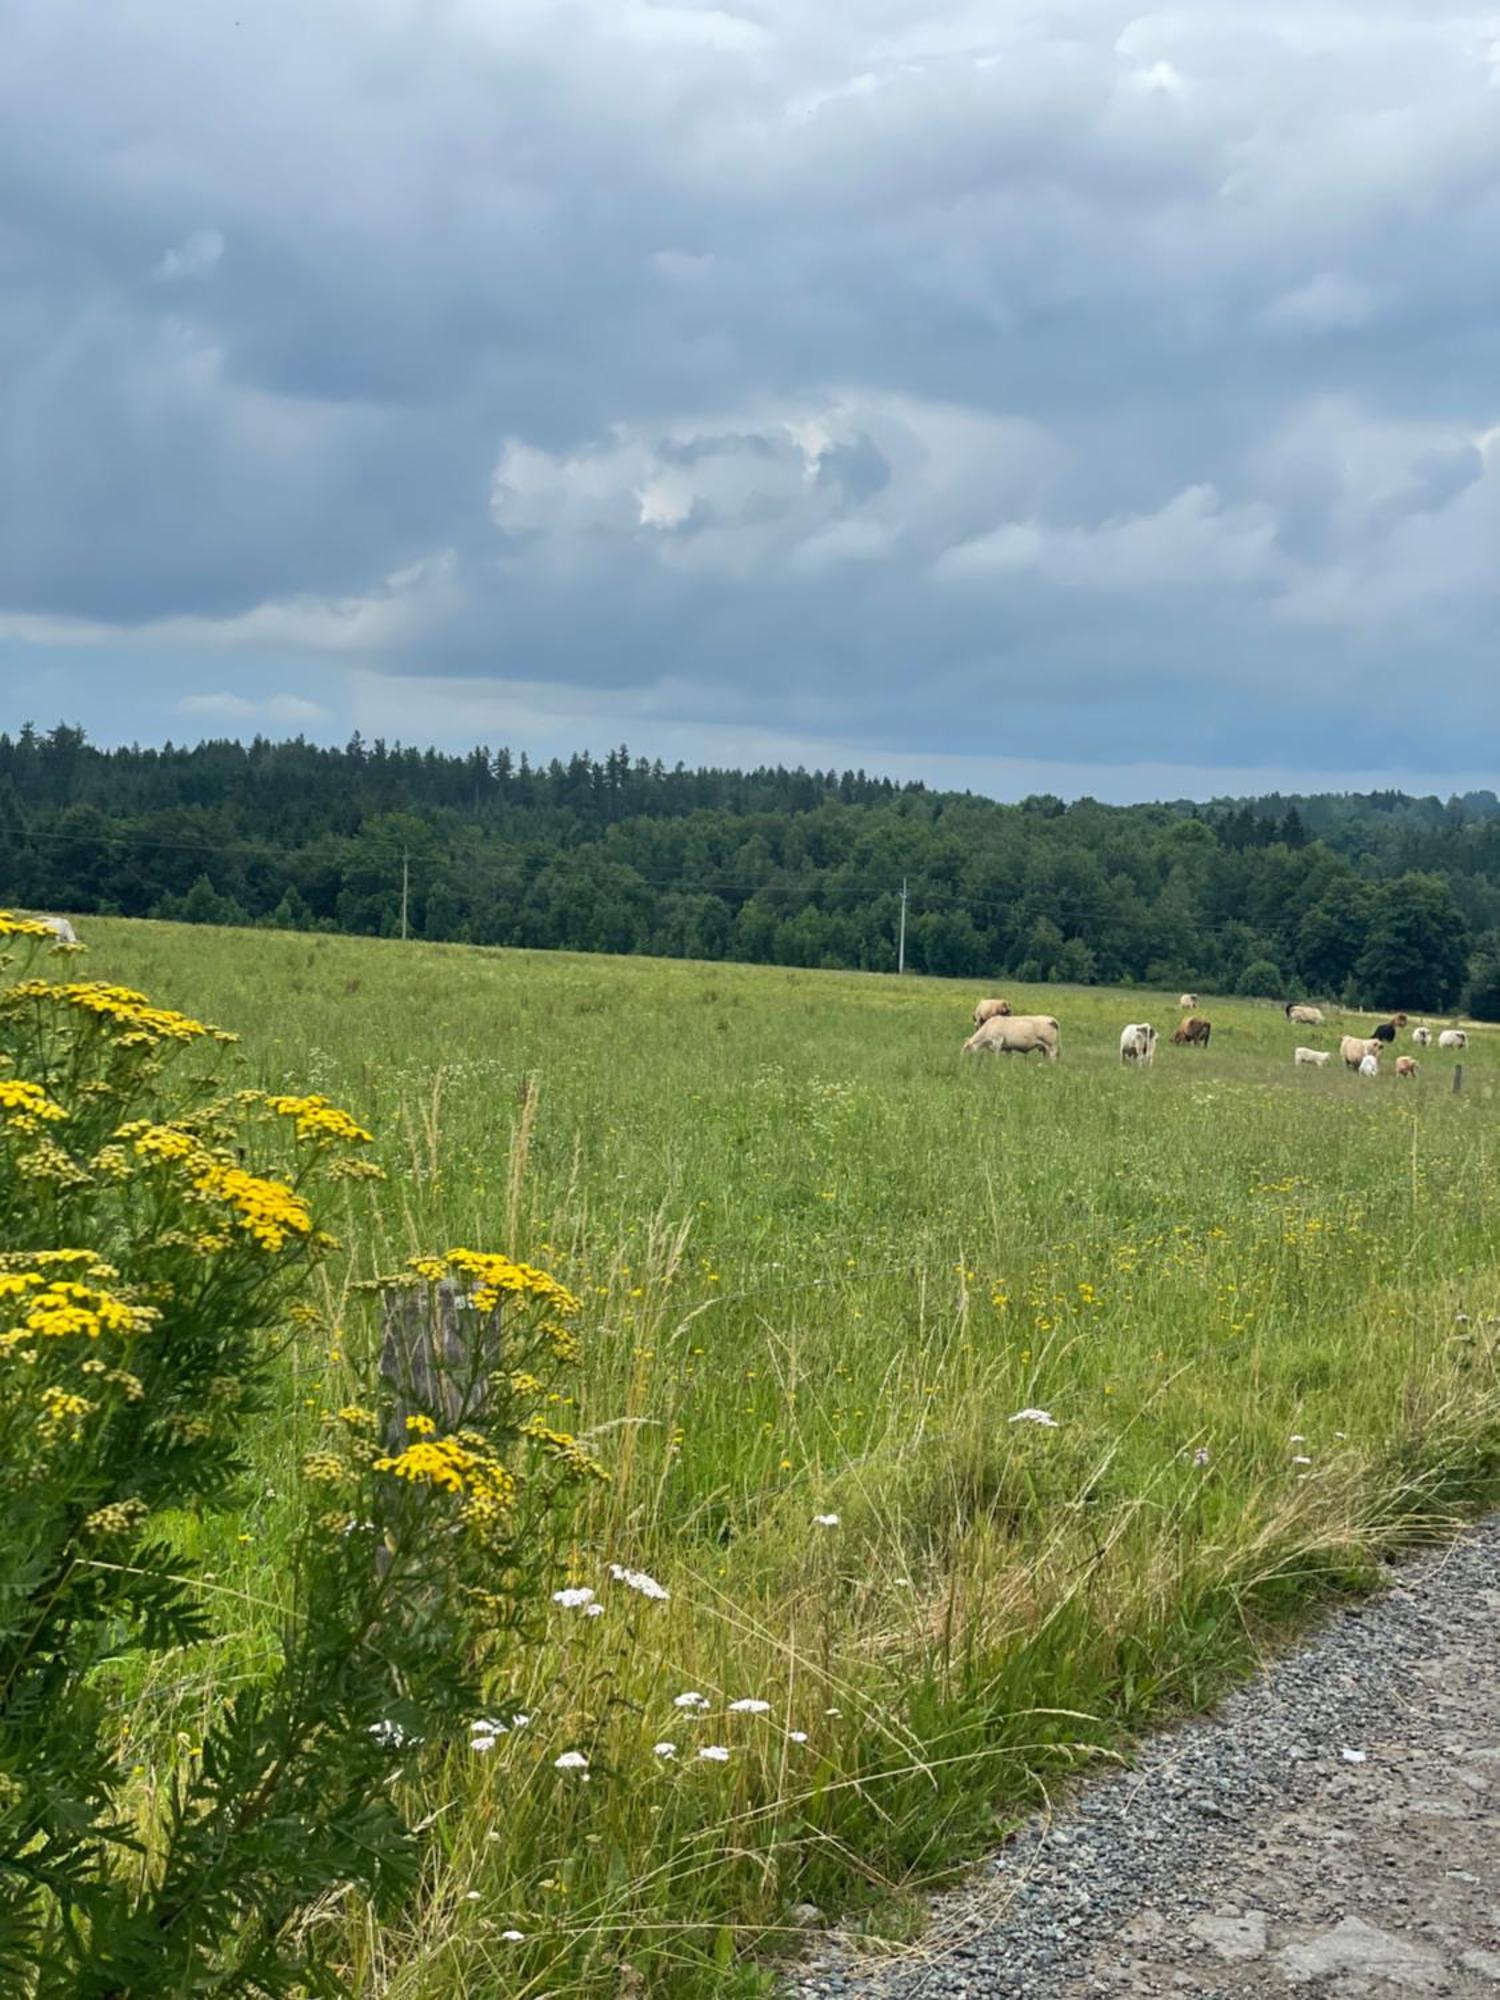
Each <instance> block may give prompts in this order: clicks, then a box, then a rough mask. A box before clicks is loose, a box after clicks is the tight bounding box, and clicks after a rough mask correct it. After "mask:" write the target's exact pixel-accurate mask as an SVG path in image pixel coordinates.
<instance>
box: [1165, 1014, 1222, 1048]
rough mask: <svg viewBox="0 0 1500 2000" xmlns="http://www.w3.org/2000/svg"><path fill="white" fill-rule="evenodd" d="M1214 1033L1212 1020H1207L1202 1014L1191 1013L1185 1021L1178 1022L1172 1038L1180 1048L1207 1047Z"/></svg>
mask: <svg viewBox="0 0 1500 2000" xmlns="http://www.w3.org/2000/svg"><path fill="white" fill-rule="evenodd" d="M1212 1033H1213V1024H1212V1022H1210V1021H1205V1020H1204V1018H1203V1016H1202V1015H1201V1014H1190V1015H1189V1016H1188V1018H1187V1019H1186V1020H1185V1021H1179V1022H1178V1023H1177V1026H1176V1028H1175V1029H1174V1030H1173V1032H1172V1040H1173V1041H1174V1042H1175V1043H1176V1044H1177V1046H1178V1047H1179V1048H1195V1049H1206V1048H1207V1047H1208V1038H1209V1036H1210V1035H1211V1034H1212Z"/></svg>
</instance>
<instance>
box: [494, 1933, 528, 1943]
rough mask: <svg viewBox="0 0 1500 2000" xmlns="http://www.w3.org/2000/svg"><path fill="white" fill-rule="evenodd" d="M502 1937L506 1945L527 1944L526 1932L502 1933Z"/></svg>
mask: <svg viewBox="0 0 1500 2000" xmlns="http://www.w3.org/2000/svg"><path fill="white" fill-rule="evenodd" d="M500 1936H501V1939H502V1941H503V1942H504V1943H506V1944H524V1943H525V1942H526V1933H525V1931H501V1933H500Z"/></svg>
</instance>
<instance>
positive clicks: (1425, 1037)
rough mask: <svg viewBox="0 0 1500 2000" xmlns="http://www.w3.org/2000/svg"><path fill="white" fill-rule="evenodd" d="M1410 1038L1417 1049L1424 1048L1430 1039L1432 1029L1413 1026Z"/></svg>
mask: <svg viewBox="0 0 1500 2000" xmlns="http://www.w3.org/2000/svg"><path fill="white" fill-rule="evenodd" d="M1411 1038H1412V1040H1413V1041H1414V1042H1415V1043H1416V1045H1417V1047H1418V1048H1419V1049H1425V1048H1426V1047H1427V1045H1428V1043H1429V1042H1430V1041H1431V1040H1432V1030H1431V1028H1413V1029H1412V1031H1411Z"/></svg>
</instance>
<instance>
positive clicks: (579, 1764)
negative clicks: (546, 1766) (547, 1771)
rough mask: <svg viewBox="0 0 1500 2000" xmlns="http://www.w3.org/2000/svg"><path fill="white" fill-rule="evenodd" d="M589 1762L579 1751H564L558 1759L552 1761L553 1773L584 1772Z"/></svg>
mask: <svg viewBox="0 0 1500 2000" xmlns="http://www.w3.org/2000/svg"><path fill="white" fill-rule="evenodd" d="M588 1767H589V1760H588V1758H587V1757H585V1756H584V1754H583V1752H582V1751H581V1750H564V1752H563V1753H562V1755H561V1756H560V1757H554V1758H553V1759H552V1768H553V1770H554V1771H586V1770H587V1769H588Z"/></svg>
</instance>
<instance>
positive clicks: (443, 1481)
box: [374, 1431, 517, 1528]
mask: <svg viewBox="0 0 1500 2000" xmlns="http://www.w3.org/2000/svg"><path fill="white" fill-rule="evenodd" d="M374 1469H375V1471H376V1472H388V1473H389V1474H390V1475H391V1477H392V1478H393V1479H404V1480H406V1481H407V1482H408V1483H409V1484H410V1485H412V1486H433V1487H437V1488H438V1489H439V1490H441V1491H442V1492H444V1493H452V1494H457V1495H460V1496H462V1499H463V1503H464V1504H463V1508H462V1510H461V1511H462V1513H463V1517H464V1519H465V1520H466V1521H468V1522H469V1523H470V1524H471V1525H472V1526H474V1527H477V1528H487V1527H490V1526H493V1525H494V1524H495V1523H496V1522H497V1521H498V1520H499V1518H500V1516H501V1515H503V1514H505V1513H506V1512H507V1511H508V1510H509V1509H510V1508H511V1507H512V1506H513V1505H514V1503H515V1498H516V1491H517V1482H516V1477H515V1474H514V1473H513V1472H511V1471H509V1470H508V1468H507V1467H505V1466H503V1465H502V1464H501V1463H500V1461H499V1460H498V1459H497V1458H495V1457H494V1456H493V1455H492V1454H491V1452H490V1451H489V1448H488V1446H487V1445H486V1443H485V1440H484V1439H483V1438H482V1437H480V1436H479V1435H478V1434H477V1432H473V1431H460V1432H459V1433H458V1435H457V1436H455V1437H421V1436H419V1437H418V1438H417V1440H416V1442H415V1443H413V1444H409V1445H407V1446H406V1448H405V1449H404V1450H403V1451H399V1452H394V1453H388V1454H387V1455H386V1456H385V1457H383V1458H377V1459H376V1460H375V1465H374Z"/></svg>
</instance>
